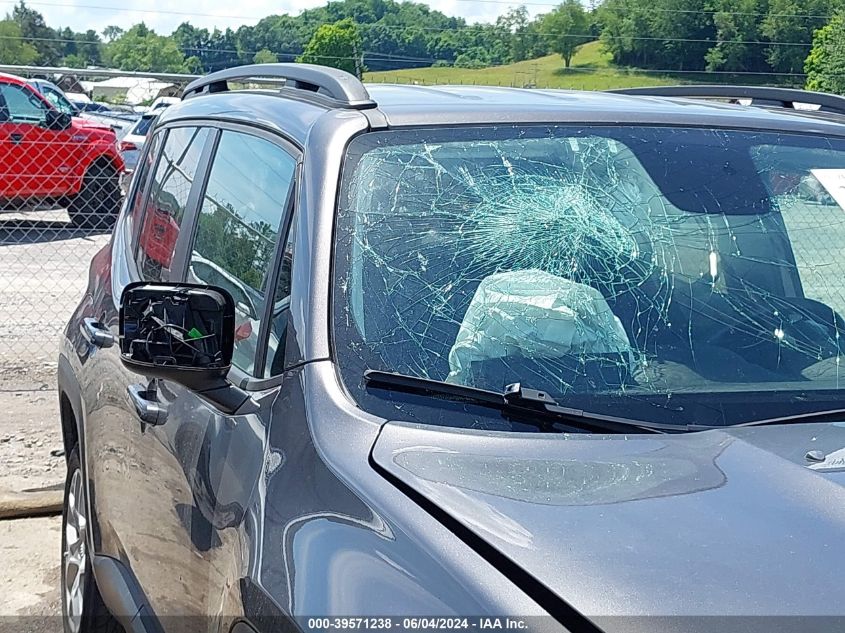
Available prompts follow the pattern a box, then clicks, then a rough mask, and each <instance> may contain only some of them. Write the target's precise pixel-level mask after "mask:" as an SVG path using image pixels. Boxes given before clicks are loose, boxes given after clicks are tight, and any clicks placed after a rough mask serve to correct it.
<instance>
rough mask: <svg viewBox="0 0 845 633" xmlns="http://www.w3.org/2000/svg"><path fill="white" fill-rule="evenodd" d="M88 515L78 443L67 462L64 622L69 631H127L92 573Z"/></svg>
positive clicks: (87, 632)
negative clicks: (110, 610) (104, 598)
mask: <svg viewBox="0 0 845 633" xmlns="http://www.w3.org/2000/svg"><path fill="white" fill-rule="evenodd" d="M87 515H88V505H87V499H86V494H85V485H84V482H83V478H82V470H81V469H80V467H79V447H78V445H77V446H76V447H74V449H73V451H71V454H70V457H69V458H68V462H67V479H66V480H65V499H64V511H63V512H62V568H61V602H62V623H63V626H64V631H65V633H123V628H122V627H121V626H120V624H119V623H118V622H117V620H115V619H114V618H113V617H112V615H111V614H110V613H109V611H108V609H107V608H106V605H105V603H103V598H102V596H100V590H99V589H98V588H97V582H96V580H95V579H94V574H93V573H92V569H91V556H90V552H89V549H88V533H87V528H88V521H87V519H86V517H87ZM69 540H70V543H69ZM68 583H70V586H69V585H68Z"/></svg>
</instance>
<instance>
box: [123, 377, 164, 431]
mask: <svg viewBox="0 0 845 633" xmlns="http://www.w3.org/2000/svg"><path fill="white" fill-rule="evenodd" d="M126 393H128V394H129V399H130V400H131V401H132V406H134V407H135V413H137V414H138V417H139V418H141V421H142V422H146V423H147V424H150V425H153V426H159V425H161V424H164V423H165V422H167V407H166V406H165V405H163V404H161V403H159V402H157V401H156V391H155V389H152V388H148V387H144V386H143V385H129V386H128V387H127V388H126Z"/></svg>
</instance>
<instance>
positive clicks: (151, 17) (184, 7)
mask: <svg viewBox="0 0 845 633" xmlns="http://www.w3.org/2000/svg"><path fill="white" fill-rule="evenodd" d="M16 2H17V0H0V14H3V13H7V12H9V11H11V9H12V7H13V6H14V4H15V3H16ZM26 4H27V5H28V6H29V7H31V8H32V9H35V10H36V11H39V12H40V13H41V14H42V15H44V19H45V20H46V22H47V25H48V26H51V27H53V28H56V27H62V28H64V27H66V26H68V27H70V28H71V29H73V30H74V31H86V30H87V29H95V30H96V31H97V32H102V30H103V29H104V28H105V27H106V26H108V25H110V24H115V25H117V26H120V27H121V28H124V29H126V28H128V27H129V26H131V25H132V24H136V23H138V22H141V21H143V22H145V23H146V24H147V26H149V27H150V28H152V29H154V30H155V31H156V32H157V33H161V34H165V35H166V34H169V33H171V32H172V31H173V30H174V29H175V28H176V27H177V26H179V24H181V23H182V22H184V21H189V22H191V24H193V25H194V26H197V27H205V28H208V29H212V28H214V27H218V28H220V29H225V28H227V27H231V28H233V29H236V28H237V27H239V26H241V25H243V24H250V25H251V24H255V23H256V22H258V20H260V19H261V18H263V17H265V16H267V15H272V14H278V13H291V14H297V13H299V12H300V11H302V10H303V9H308V8H312V7H316V6H321V5H325V4H326V2H325V0H247V1H245V2H232V0H182V1H181V2H178V3H177V2H173V0H27V2H26ZM426 4H428V5H429V6H431V7H432V8H433V9H436V10H438V11H442V12H443V13H445V14H446V15H455V16H460V17H463V18H465V19H466V20H467V21H468V22H492V21H494V20H495V19H496V17H497V16H498V15H501V14H503V13H505V12H506V11H507V10H508V9H509V8H511V7H514V6H519V5H520V4H526V5H527V6H528V9H529V12H530V13H532V14H533V13H537V12H545V11H548V10H550V8H551V7H552V6H554V4H555V3H554V2H553V1H552V0H532V1H530V2H524V3H520V2H510V0H429V1H428V2H426Z"/></svg>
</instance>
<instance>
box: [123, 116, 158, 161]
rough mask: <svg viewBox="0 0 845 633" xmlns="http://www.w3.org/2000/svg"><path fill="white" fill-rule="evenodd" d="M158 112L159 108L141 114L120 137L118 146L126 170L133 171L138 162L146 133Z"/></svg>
mask: <svg viewBox="0 0 845 633" xmlns="http://www.w3.org/2000/svg"><path fill="white" fill-rule="evenodd" d="M160 112H161V111H160V110H159V111H158V112H151V113H148V114H142V115H141V118H140V119H138V120H137V121H136V122H135V123H133V124H132V126H131V127H130V128H129V129H128V130H127V131H126V133H125V134H124V135H123V136H121V137H120V142H119V143H118V148H119V149H120V154H121V156H123V162H124V163H125V164H126V170H127V171H133V170H134V169H135V166H136V165H137V164H138V157H139V156H140V154H141V150H142V149H143V148H144V142H145V141H146V139H147V134H148V133H149V131H150V130H151V129H152V127H153V124H154V123H155V120H156V119H157V118H158V115H159V114H160Z"/></svg>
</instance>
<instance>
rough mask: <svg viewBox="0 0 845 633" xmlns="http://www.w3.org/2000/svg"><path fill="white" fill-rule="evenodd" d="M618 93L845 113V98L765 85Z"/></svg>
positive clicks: (621, 91) (653, 88) (655, 88)
mask: <svg viewBox="0 0 845 633" xmlns="http://www.w3.org/2000/svg"><path fill="white" fill-rule="evenodd" d="M607 92H613V93H617V94H626V95H643V96H651V97H701V98H707V97H710V98H722V99H751V105H767V106H772V105H773V106H778V107H781V108H792V109H795V104H796V103H808V104H812V105H817V106H819V109H818V110H815V112H819V111H821V112H833V113H835V114H845V97H840V96H839V95H834V94H828V93H824V92H812V91H810V90H797V89H794V88H769V87H766V86H704V85H695V84H691V85H687V86H651V87H646V88H618V89H615V90H608V91H607Z"/></svg>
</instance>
